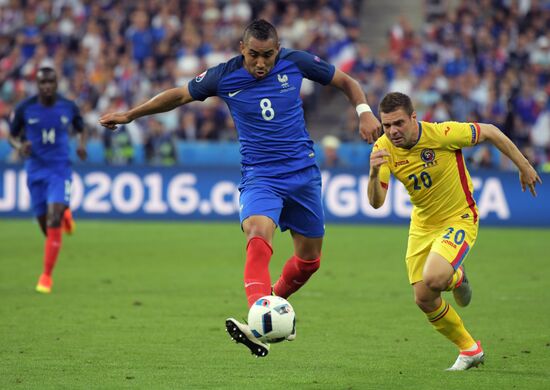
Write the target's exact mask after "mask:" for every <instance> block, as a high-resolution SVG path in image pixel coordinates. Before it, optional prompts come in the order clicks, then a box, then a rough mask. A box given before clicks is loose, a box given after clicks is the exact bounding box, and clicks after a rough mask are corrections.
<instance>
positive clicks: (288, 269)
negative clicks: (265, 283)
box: [273, 255, 321, 299]
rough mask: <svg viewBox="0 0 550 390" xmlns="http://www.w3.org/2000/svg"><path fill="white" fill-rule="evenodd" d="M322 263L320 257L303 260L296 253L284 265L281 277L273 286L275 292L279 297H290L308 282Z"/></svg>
mask: <svg viewBox="0 0 550 390" xmlns="http://www.w3.org/2000/svg"><path fill="white" fill-rule="evenodd" d="M320 264H321V258H320V257H319V258H317V259H315V260H303V259H300V258H299V257H298V256H296V255H294V256H292V257H291V258H290V259H288V261H287V262H286V264H285V266H284V267H283V272H282V274H281V277H280V278H279V280H277V283H275V285H274V286H273V292H274V293H275V295H277V296H279V297H282V298H285V299H286V298H288V297H289V296H290V295H291V294H293V293H295V292H296V291H298V290H299V289H300V288H301V287H302V286H303V285H304V284H305V283H306V282H307V280H308V279H309V277H310V276H311V275H313V274H314V273H315V271H317V270H318V269H319V266H320Z"/></svg>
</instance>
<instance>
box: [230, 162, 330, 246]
mask: <svg viewBox="0 0 550 390" xmlns="http://www.w3.org/2000/svg"><path fill="white" fill-rule="evenodd" d="M239 191H240V192H241V195H240V198H239V205H240V208H239V210H240V220H241V225H242V223H243V221H244V220H245V219H247V218H248V217H250V216H252V215H263V216H266V217H269V218H271V219H272V220H273V222H275V224H276V225H277V226H279V228H280V229H281V231H285V230H287V229H290V230H292V231H293V232H296V233H299V234H301V235H303V236H305V237H309V238H317V237H323V236H324V234H325V214H324V211H323V203H322V201H321V173H320V171H319V168H318V167H317V166H316V165H314V166H311V167H308V168H304V169H302V170H299V171H297V172H293V173H291V174H288V175H281V176H280V177H254V176H252V175H250V174H249V173H245V175H243V178H242V180H241V184H240V186H239Z"/></svg>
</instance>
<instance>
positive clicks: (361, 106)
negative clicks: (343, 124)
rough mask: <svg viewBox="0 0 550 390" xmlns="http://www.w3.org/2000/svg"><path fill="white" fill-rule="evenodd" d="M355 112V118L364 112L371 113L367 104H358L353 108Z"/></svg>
mask: <svg viewBox="0 0 550 390" xmlns="http://www.w3.org/2000/svg"><path fill="white" fill-rule="evenodd" d="M355 111H357V116H361V114H362V113H364V112H372V110H371V108H370V106H369V105H368V104H367V103H361V104H358V105H357V107H355Z"/></svg>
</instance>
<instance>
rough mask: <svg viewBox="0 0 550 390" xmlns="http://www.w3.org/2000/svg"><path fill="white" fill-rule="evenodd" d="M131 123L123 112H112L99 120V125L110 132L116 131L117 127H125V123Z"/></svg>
mask: <svg viewBox="0 0 550 390" xmlns="http://www.w3.org/2000/svg"><path fill="white" fill-rule="evenodd" d="M131 121H132V120H131V119H130V118H129V117H128V114H127V113H125V112H113V113H110V114H105V115H103V116H102V117H101V118H99V124H100V125H101V126H103V127H106V128H108V129H110V130H116V128H117V125H125V124H126V123H130V122H131Z"/></svg>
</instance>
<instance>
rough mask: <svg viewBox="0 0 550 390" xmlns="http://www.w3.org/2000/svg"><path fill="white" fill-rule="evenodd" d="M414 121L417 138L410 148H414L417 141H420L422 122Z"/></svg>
mask: <svg viewBox="0 0 550 390" xmlns="http://www.w3.org/2000/svg"><path fill="white" fill-rule="evenodd" d="M416 123H418V138H417V139H416V142H415V143H414V145H413V146H411V149H412V148H414V147H415V146H416V145H417V144H418V142H420V137H422V123H420V121H418V122H416Z"/></svg>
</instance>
